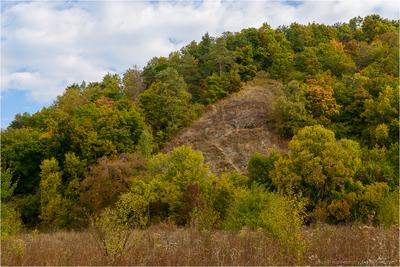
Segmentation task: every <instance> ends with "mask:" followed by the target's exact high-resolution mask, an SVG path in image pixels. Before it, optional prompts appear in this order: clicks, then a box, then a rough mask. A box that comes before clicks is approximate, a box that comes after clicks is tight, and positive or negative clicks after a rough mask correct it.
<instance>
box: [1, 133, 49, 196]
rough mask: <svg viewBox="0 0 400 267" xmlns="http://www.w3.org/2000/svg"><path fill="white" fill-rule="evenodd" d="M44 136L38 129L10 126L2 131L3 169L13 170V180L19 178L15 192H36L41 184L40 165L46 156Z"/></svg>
mask: <svg viewBox="0 0 400 267" xmlns="http://www.w3.org/2000/svg"><path fill="white" fill-rule="evenodd" d="M42 140H43V136H42V134H41V133H40V131H38V130H37V129H32V128H25V127H23V128H20V129H14V128H8V129H7V130H5V131H2V133H1V149H2V155H1V157H2V160H1V165H2V169H3V170H4V169H8V170H9V171H11V172H12V176H13V181H14V182H15V181H16V180H17V179H18V180H19V182H18V184H17V187H16V189H15V193H17V194H27V193H33V192H36V190H37V189H38V186H39V181H40V177H39V172H40V169H39V165H40V162H41V161H42V160H43V158H44V157H45V153H44V148H43V145H42Z"/></svg>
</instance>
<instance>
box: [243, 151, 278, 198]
mask: <svg viewBox="0 0 400 267" xmlns="http://www.w3.org/2000/svg"><path fill="white" fill-rule="evenodd" d="M278 158H279V155H278V153H277V152H276V151H272V152H271V153H270V154H269V155H263V154H260V153H256V154H254V155H253V156H251V158H250V160H249V163H248V165H247V172H248V176H249V182H250V183H253V182H256V183H259V184H262V185H264V186H265V187H266V188H267V189H268V190H271V191H273V190H274V189H275V187H274V185H273V183H272V178H271V175H270V172H271V171H272V169H273V168H274V163H275V161H277V160H278Z"/></svg>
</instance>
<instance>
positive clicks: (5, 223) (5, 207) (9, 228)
mask: <svg viewBox="0 0 400 267" xmlns="http://www.w3.org/2000/svg"><path fill="white" fill-rule="evenodd" d="M16 186H17V184H16V183H13V182H12V175H11V172H10V171H9V170H6V171H2V172H1V240H2V241H3V240H5V239H7V238H9V237H10V236H12V235H14V234H16V233H17V232H18V231H19V230H20V228H21V218H20V216H19V213H18V212H17V210H16V208H15V204H14V203H13V201H12V196H13V194H14V190H15V188H16Z"/></svg>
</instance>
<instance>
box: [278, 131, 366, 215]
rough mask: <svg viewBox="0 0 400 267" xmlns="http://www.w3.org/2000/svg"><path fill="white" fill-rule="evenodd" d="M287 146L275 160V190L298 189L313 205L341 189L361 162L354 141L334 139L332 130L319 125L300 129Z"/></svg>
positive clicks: (295, 190) (333, 195) (329, 197)
mask: <svg viewBox="0 0 400 267" xmlns="http://www.w3.org/2000/svg"><path fill="white" fill-rule="evenodd" d="M289 149H290V153H289V154H288V155H287V156H285V157H281V158H279V159H278V160H277V161H276V163H275V168H274V170H273V171H272V174H271V175H272V181H273V183H274V184H275V185H276V186H277V187H278V189H281V190H288V191H289V192H290V191H292V190H293V191H294V192H296V193H300V192H301V193H302V194H303V196H304V197H307V198H308V199H309V200H310V205H311V207H312V208H314V207H315V205H316V204H317V202H318V201H324V200H327V199H328V200H329V199H332V198H334V197H335V196H336V193H337V192H342V191H343V190H344V187H345V185H346V184H347V183H351V181H352V179H353V177H354V175H355V173H356V172H357V170H358V168H359V167H360V164H361V159H360V154H361V153H360V147H359V144H358V143H357V142H355V141H352V140H347V139H341V140H339V141H336V139H335V135H334V133H333V132H332V131H330V130H327V129H325V128H324V127H322V126H320V125H316V126H307V127H304V128H303V129H301V130H300V131H299V132H298V133H297V134H296V135H295V136H294V137H293V138H292V140H291V141H290V142H289Z"/></svg>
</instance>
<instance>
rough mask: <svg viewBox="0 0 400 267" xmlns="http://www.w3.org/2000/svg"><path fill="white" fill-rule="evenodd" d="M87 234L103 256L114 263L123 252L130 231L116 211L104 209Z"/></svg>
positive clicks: (93, 221)
mask: <svg viewBox="0 0 400 267" xmlns="http://www.w3.org/2000/svg"><path fill="white" fill-rule="evenodd" d="M89 233H90V234H91V235H92V237H93V238H94V239H95V241H96V243H97V245H98V246H99V248H100V249H101V250H102V251H103V253H104V255H105V256H109V257H111V260H112V261H113V262H114V261H115V260H116V258H117V257H119V256H121V255H122V253H123V252H124V250H125V247H126V244H127V241H128V238H129V235H130V233H131V229H130V227H129V224H127V223H126V222H124V220H122V219H121V218H120V217H119V215H118V212H117V210H115V209H111V208H106V209H104V210H103V211H102V212H101V214H100V215H99V216H97V217H95V218H94V219H93V220H92V222H91V224H90V227H89Z"/></svg>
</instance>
